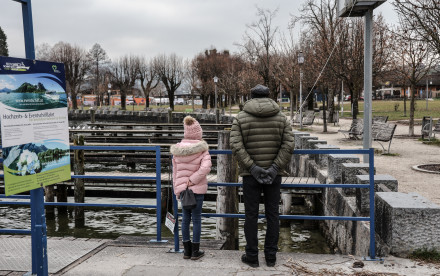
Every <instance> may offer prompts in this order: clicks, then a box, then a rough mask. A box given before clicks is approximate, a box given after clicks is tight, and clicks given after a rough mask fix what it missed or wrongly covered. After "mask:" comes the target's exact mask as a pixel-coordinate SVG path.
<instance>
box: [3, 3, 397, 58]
mask: <svg viewBox="0 0 440 276" xmlns="http://www.w3.org/2000/svg"><path fill="white" fill-rule="evenodd" d="M303 3H304V1H292V0H276V1H269V0H265V1H264V0H222V1H214V0H180V1H179V0H111V1H109V0H34V1H32V8H33V20H34V33H35V35H34V36H35V43H36V44H40V43H43V42H46V43H49V44H50V45H53V44H55V43H57V42H58V41H66V42H70V43H72V44H77V45H80V46H82V47H84V48H86V49H89V48H91V46H92V45H93V44H94V43H100V44H101V46H102V47H103V48H104V49H105V50H106V51H107V53H108V55H109V56H110V57H111V58H112V59H115V58H117V57H118V56H121V55H123V54H140V55H145V56H146V57H153V56H155V55H157V54H162V53H165V54H169V53H173V52H174V53H176V54H177V55H179V56H182V57H184V58H192V57H194V56H195V55H196V54H197V53H199V52H201V51H203V50H204V49H207V48H209V47H211V46H215V47H217V49H220V50H223V49H228V50H231V51H236V50H237V49H236V47H235V46H234V43H235V42H240V41H241V38H242V36H243V34H244V31H245V30H246V24H250V23H252V22H253V21H255V20H256V18H257V17H256V8H255V6H256V5H258V6H259V7H261V8H268V9H271V10H273V9H275V8H279V11H278V15H277V18H276V20H275V22H274V24H275V25H277V26H279V27H280V30H282V31H283V30H285V29H286V27H287V24H288V22H289V19H290V15H291V14H295V15H297V14H298V13H299V12H298V9H299V8H300V7H301V5H302V4H303ZM379 12H382V13H383V14H384V15H385V18H386V19H387V21H388V22H395V21H396V16H395V13H394V11H393V10H392V7H391V4H390V3H388V2H387V3H385V4H384V5H382V6H381V7H379V8H378V9H377V10H376V11H375V13H379ZM0 26H1V27H2V28H3V30H4V31H5V33H6V35H7V36H8V44H9V52H10V55H11V56H17V57H24V41H23V29H22V28H23V27H22V19H21V8H20V4H19V3H17V2H15V1H12V0H2V1H1V4H0ZM298 30H299V27H298Z"/></svg>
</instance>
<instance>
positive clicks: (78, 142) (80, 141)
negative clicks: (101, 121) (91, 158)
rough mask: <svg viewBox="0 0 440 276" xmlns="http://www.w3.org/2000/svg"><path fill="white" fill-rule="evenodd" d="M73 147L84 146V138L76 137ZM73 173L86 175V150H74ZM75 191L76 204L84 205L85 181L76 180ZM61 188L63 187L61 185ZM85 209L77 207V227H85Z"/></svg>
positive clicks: (81, 179)
mask: <svg viewBox="0 0 440 276" xmlns="http://www.w3.org/2000/svg"><path fill="white" fill-rule="evenodd" d="M73 145H75V146H84V136H83V135H74V138H73ZM73 162H74V163H73V171H74V173H75V175H84V150H74V158H73ZM74 183H75V191H74V199H75V203H84V197H85V190H84V179H83V178H75V180H74ZM59 186H61V185H59ZM84 225H85V218H84V207H82V206H75V227H84Z"/></svg>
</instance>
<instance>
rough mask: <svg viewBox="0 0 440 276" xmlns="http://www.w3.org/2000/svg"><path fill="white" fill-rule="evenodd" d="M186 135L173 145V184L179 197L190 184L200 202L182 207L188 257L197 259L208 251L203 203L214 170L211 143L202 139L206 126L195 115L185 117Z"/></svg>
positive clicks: (185, 251)
mask: <svg viewBox="0 0 440 276" xmlns="http://www.w3.org/2000/svg"><path fill="white" fill-rule="evenodd" d="M183 124H184V125H183V127H184V136H183V137H184V139H183V140H182V141H181V142H180V143H177V144H176V145H173V146H171V148H170V152H171V154H172V155H173V187H174V193H175V194H176V196H177V197H179V196H180V193H181V192H182V191H184V190H186V188H187V187H188V188H189V189H191V190H192V191H193V192H194V195H195V198H196V202H197V206H196V207H195V208H194V209H191V210H187V209H182V242H183V247H184V254H183V258H184V259H190V258H191V260H197V259H200V258H201V257H202V256H203V255H204V254H205V253H204V252H203V251H202V250H199V249H200V235H201V231H202V205H203V199H204V195H205V194H206V191H207V190H208V179H207V178H206V176H207V175H208V173H209V172H210V171H211V165H212V164H211V155H210V154H209V152H208V144H207V143H206V142H205V141H204V140H202V134H203V131H202V128H201V127H200V124H199V122H197V120H196V119H194V118H193V117H191V116H186V117H185V119H184V120H183ZM191 217H192V221H193V241H192V242H191V240H190V236H189V225H190V222H191Z"/></svg>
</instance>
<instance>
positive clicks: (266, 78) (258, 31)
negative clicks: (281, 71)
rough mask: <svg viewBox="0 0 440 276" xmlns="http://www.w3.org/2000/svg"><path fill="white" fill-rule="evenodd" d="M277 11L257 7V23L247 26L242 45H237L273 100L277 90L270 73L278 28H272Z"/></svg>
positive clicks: (272, 75) (275, 82)
mask: <svg viewBox="0 0 440 276" xmlns="http://www.w3.org/2000/svg"><path fill="white" fill-rule="evenodd" d="M277 12H278V10H277V9H276V10H273V11H271V10H265V9H261V8H258V7H257V16H258V21H257V22H254V23H252V24H250V25H247V30H246V32H245V35H244V38H243V39H244V43H243V44H241V45H239V46H240V47H241V48H242V50H243V51H244V54H245V55H246V56H247V57H248V58H247V59H248V60H249V61H250V62H251V63H253V64H254V65H255V67H254V68H255V70H257V72H258V74H259V75H260V76H261V77H262V79H263V82H264V85H266V86H268V87H269V88H270V92H271V97H272V98H275V97H276V94H277V90H278V86H277V84H279V82H277V81H276V80H275V77H274V74H273V72H272V67H273V64H272V62H273V60H272V59H273V54H274V52H275V51H274V47H275V39H276V34H277V33H278V27H274V26H273V20H274V18H275V17H276V14H277Z"/></svg>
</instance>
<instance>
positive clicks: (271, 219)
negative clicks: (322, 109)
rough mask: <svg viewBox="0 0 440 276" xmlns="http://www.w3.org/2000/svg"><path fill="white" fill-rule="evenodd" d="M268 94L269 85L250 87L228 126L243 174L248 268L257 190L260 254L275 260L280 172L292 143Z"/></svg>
mask: <svg viewBox="0 0 440 276" xmlns="http://www.w3.org/2000/svg"><path fill="white" fill-rule="evenodd" d="M268 96H269V88H267V87H265V86H262V85H257V86H256V87H254V88H252V89H251V98H252V99H251V100H249V101H247V102H246V103H245V104H244V107H243V111H241V112H240V113H238V115H237V117H235V119H234V122H233V123H232V129H231V148H232V153H233V154H234V155H235V157H236V158H237V160H238V162H239V167H240V175H241V176H243V198H244V207H245V224H244V233H245V238H246V254H244V255H243V256H242V257H241V260H242V261H243V262H244V263H246V264H248V265H250V266H252V267H257V266H259V262H258V237H257V234H258V227H257V223H258V206H259V202H260V195H261V191H263V194H264V207H265V208H264V209H265V214H266V220H267V230H266V238H265V243H264V255H265V258H266V264H267V265H268V266H274V265H275V263H276V253H277V251H278V238H279V230H280V225H279V206H278V204H279V201H280V185H281V174H282V171H283V170H284V169H285V167H286V165H287V164H289V162H290V159H291V157H292V152H293V143H294V138H293V132H292V127H291V126H290V122H289V121H288V120H287V117H286V116H285V115H284V114H283V113H282V112H281V110H280V108H279V106H278V105H277V103H276V102H275V101H273V100H272V99H269V98H268Z"/></svg>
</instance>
